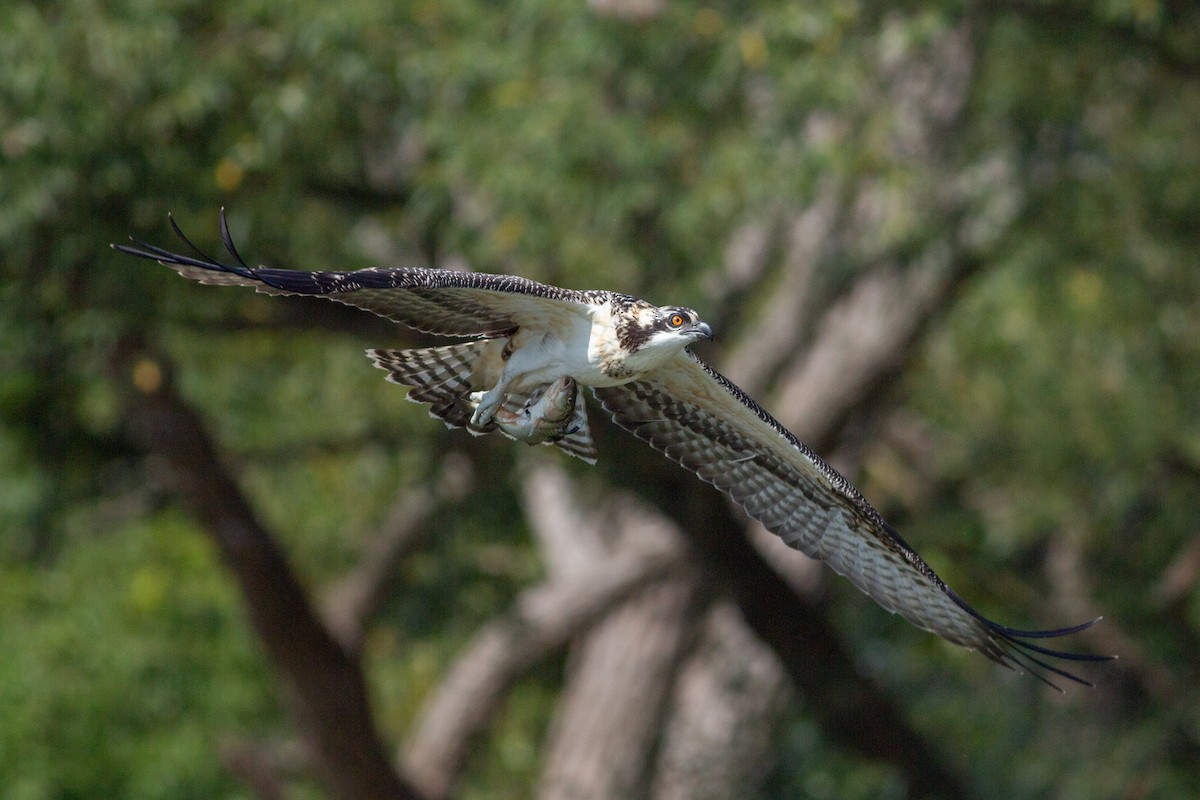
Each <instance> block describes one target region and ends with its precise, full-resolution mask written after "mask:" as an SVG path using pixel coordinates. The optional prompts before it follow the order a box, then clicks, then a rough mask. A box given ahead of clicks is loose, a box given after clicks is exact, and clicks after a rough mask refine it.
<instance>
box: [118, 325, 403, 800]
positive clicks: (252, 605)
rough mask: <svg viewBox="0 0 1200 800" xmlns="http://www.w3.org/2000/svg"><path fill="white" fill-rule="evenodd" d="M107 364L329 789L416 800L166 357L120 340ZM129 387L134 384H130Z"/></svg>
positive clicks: (350, 667) (356, 672) (362, 799)
mask: <svg viewBox="0 0 1200 800" xmlns="http://www.w3.org/2000/svg"><path fill="white" fill-rule="evenodd" d="M121 356H123V357H118V360H117V361H116V363H115V364H114V366H115V368H116V370H117V376H118V377H119V379H121V381H122V384H123V385H125V386H126V387H127V392H126V396H127V407H126V409H125V411H126V413H125V419H126V420H128V421H129V427H130V433H131V434H132V435H133V436H134V437H135V438H136V440H137V441H138V442H139V443H140V444H141V445H142V446H143V447H144V448H145V450H146V452H148V453H152V454H154V455H157V456H159V457H161V458H162V459H163V460H164V462H165V463H166V464H167V466H168V468H169V473H170V479H171V480H172V482H173V484H174V486H175V489H176V491H177V492H178V494H179V499H180V501H181V502H182V503H183V505H184V506H185V507H186V508H187V509H188V510H189V511H190V512H191V514H192V515H193V516H195V517H196V519H197V520H199V521H200V523H201V524H202V525H203V526H204V528H205V530H207V531H208V533H209V535H210V536H211V537H212V540H213V543H214V544H215V545H216V546H217V549H218V551H219V553H220V555H221V558H222V560H224V562H225V564H226V566H227V567H228V568H229V570H230V572H231V573H232V574H233V576H234V578H235V579H236V580H237V583H238V585H239V587H240V588H241V591H242V596H243V598H244V600H245V602H246V609H247V612H248V615H249V618H250V621H251V623H252V625H253V626H254V629H255V631H256V632H257V633H258V636H259V638H260V639H261V641H262V643H263V645H264V646H265V647H266V650H267V653H268V655H269V656H270V658H271V661H272V663H273V664H274V666H275V667H276V669H278V670H279V671H280V672H281V673H282V674H283V676H284V678H285V679H286V681H287V684H288V686H289V688H290V689H291V701H292V705H293V709H294V711H295V714H296V717H297V719H298V722H299V728H300V730H301V732H302V735H303V736H304V737H305V739H306V740H307V741H308V744H309V747H310V748H311V750H312V753H313V754H314V756H315V757H316V759H317V762H318V764H319V766H320V768H321V772H322V773H323V776H324V778H325V781H326V783H327V785H328V786H329V788H330V790H331V791H332V793H333V794H334V795H335V796H337V797H342V798H346V799H347V800H369V799H370V798H379V799H380V800H384V798H390V799H391V800H394V799H395V798H416V797H417V796H418V795H417V794H416V792H415V791H413V789H412V788H411V787H410V786H409V785H408V784H406V783H405V782H404V781H403V780H402V779H401V778H400V776H399V775H398V774H397V772H396V770H395V769H394V768H393V767H392V764H391V763H390V761H389V760H388V757H387V754H386V751H385V749H384V747H383V744H382V742H381V741H380V739H379V736H378V734H377V731H376V730H375V725H374V721H373V720H372V718H371V710H370V700H369V696H368V692H367V687H366V683H365V680H364V678H363V674H362V670H361V669H360V666H359V663H358V660H357V659H356V658H355V657H354V656H353V655H351V654H350V653H348V652H347V651H346V650H345V649H344V648H343V647H342V646H341V645H340V644H339V643H338V642H337V640H336V639H334V637H333V636H332V635H331V634H330V633H329V631H328V630H327V629H326V628H325V626H324V625H323V624H322V622H321V619H320V617H319V616H318V615H317V613H316V611H315V610H314V609H313V607H312V605H311V604H310V603H309V600H308V597H307V596H306V594H305V592H304V589H303V588H302V587H301V586H300V584H299V582H298V581H297V580H296V577H295V575H294V574H293V573H292V570H291V568H290V567H289V566H288V563H287V560H286V558H285V557H284V554H283V553H282V551H281V550H280V549H279V547H278V546H277V545H276V544H275V541H274V539H273V537H272V536H271V535H270V534H269V533H268V532H267V531H266V529H265V528H264V527H263V526H262V524H261V523H260V522H259V520H258V518H257V516H256V515H255V514H254V511H253V509H252V508H251V506H250V503H249V502H248V501H247V499H246V497H245V496H244V495H243V494H242V493H241V490H240V489H239V488H238V486H237V484H236V482H235V481H234V480H233V477H232V476H231V475H230V474H229V472H228V471H227V470H226V469H225V466H224V464H222V463H221V460H220V459H219V458H218V456H217V453H216V448H215V447H214V445H213V443H212V440H211V438H210V437H209V435H208V432H207V431H206V429H205V426H204V423H203V421H202V420H201V419H200V416H199V415H198V414H197V413H196V412H195V411H194V410H193V409H192V408H191V407H190V406H188V404H187V403H186V402H185V401H184V400H183V398H182V397H180V396H179V394H178V393H177V392H176V391H175V388H174V386H173V385H172V382H171V380H170V376H169V374H168V371H167V367H166V364H165V362H164V361H163V360H162V359H161V358H155V357H152V356H150V355H148V354H147V353H146V352H145V351H144V350H143V349H142V348H141V347H139V346H137V345H136V344H135V343H133V342H128V343H126V346H125V347H124V348H122V353H121ZM131 384H132V385H131Z"/></svg>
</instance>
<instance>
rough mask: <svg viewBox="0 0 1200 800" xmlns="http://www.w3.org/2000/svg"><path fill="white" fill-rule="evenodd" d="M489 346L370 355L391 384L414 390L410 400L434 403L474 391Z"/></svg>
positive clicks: (475, 344)
mask: <svg viewBox="0 0 1200 800" xmlns="http://www.w3.org/2000/svg"><path fill="white" fill-rule="evenodd" d="M487 344H488V342H487V341H482V340H481V341H475V342H467V343H465V344H453V345H449V346H447V347H426V348H424V349H421V350H368V351H367V355H368V356H369V357H370V358H371V360H372V361H374V362H375V366H377V367H379V368H380V369H382V370H386V371H387V373H388V380H389V381H391V382H392V383H399V384H401V385H403V386H412V387H413V389H414V391H412V392H410V393H409V395H408V399H410V400H412V401H413V402H414V403H432V402H434V401H435V400H436V399H438V398H440V397H444V396H445V395H447V394H457V395H465V394H467V393H468V392H470V391H471V389H472V386H471V373H472V372H474V370H475V365H476V363H477V362H478V361H479V357H480V356H481V355H482V354H483V349H484V348H485V347H486V346H487Z"/></svg>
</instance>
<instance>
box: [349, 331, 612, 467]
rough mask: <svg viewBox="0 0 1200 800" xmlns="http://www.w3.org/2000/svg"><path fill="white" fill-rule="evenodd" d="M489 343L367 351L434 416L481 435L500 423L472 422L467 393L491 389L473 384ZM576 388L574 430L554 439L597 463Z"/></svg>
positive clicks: (516, 398)
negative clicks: (475, 373)
mask: <svg viewBox="0 0 1200 800" xmlns="http://www.w3.org/2000/svg"><path fill="white" fill-rule="evenodd" d="M489 344H492V342H491V341H489V340H480V341H474V342H466V343H464V344H455V345H448V346H446V347H426V348H423V349H419V350H368V351H367V356H368V357H370V359H371V360H372V361H374V362H375V366H377V367H379V368H380V369H382V370H385V371H386V372H387V373H388V375H387V379H388V380H389V381H391V382H392V383H398V384H400V385H402V386H410V387H412V389H411V391H409V393H408V399H409V400H410V401H412V402H414V403H428V404H429V414H430V416H433V417H437V418H438V419H440V420H442V421H443V422H444V423H446V426H447V427H451V428H466V429H467V431H468V432H470V433H471V434H472V435H475V436H480V435H482V434H485V433H491V432H493V431H495V430H497V427H496V425H495V423H489V424H488V425H486V426H484V427H482V428H481V427H479V426H477V425H472V424H471V414H472V413H473V411H474V409H473V407H472V406H471V405H470V404H469V403H468V402H467V400H466V397H467V395H469V394H470V393H471V392H472V391H473V390H479V389H486V388H487V387H484V386H475V385H473V384H472V382H471V376H472V374H473V373H474V372H475V369H476V365H477V364H478V362H479V359H480V358H481V357H482V356H483V355H484V349H485V348H486V347H487V346H488V345H489ZM576 392H577V394H576V397H575V419H574V420H573V423H572V428H573V430H572V432H571V433H570V434H568V435H566V436H564V437H563V438H562V439H559V440H558V441H557V442H554V444H556V445H558V447H560V448H562V450H563V451H565V452H566V453H569V454H570V455H573V456H575V457H576V458H580V459H583V460H584V461H586V462H588V463H589V464H594V463H596V449H595V447H594V446H593V445H592V436H591V431H590V430H589V428H588V421H587V411H586V410H585V407H584V401H583V396H582V393H581V392H579V389H578V388H576ZM535 393H536V392H530V393H528V394H519V393H514V394H512V395H510V396H509V397H508V399H507V400H506V401H505V403H504V407H505V408H507V409H508V410H509V411H519V410H520V409H521V408H523V407H524V405H525V403H526V402H528V400H529V398H530V397H531V396H532V395H533V394H535Z"/></svg>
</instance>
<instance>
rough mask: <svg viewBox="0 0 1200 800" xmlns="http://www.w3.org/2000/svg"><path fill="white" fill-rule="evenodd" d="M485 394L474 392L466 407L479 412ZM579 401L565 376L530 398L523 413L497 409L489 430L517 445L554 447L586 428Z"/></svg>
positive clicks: (577, 392)
mask: <svg viewBox="0 0 1200 800" xmlns="http://www.w3.org/2000/svg"><path fill="white" fill-rule="evenodd" d="M485 394H486V392H471V393H470V394H469V395H467V397H466V403H467V405H468V406H469V407H470V408H472V409H475V408H478V406H479V404H480V403H481V402H482V401H483V398H484V395H485ZM578 401H579V385H578V384H577V383H575V381H574V380H573V379H572V378H570V377H568V376H566V375H564V376H563V377H561V378H559V379H558V380H557V381H554V382H553V383H549V384H547V385H546V387H545V388H544V389H543V390H542V392H541V394H540V395H538V394H534V395H531V396H530V398H529V400H528V401H527V402H526V403H525V405H524V406H522V407H521V408H520V409H518V410H516V411H513V410H510V409H509V408H507V407H504V408H499V409H497V410H496V412H495V415H494V416H493V417H492V419H491V422H490V424H489V427H490V426H491V425H495V427H496V428H497V429H498V430H499V431H500V432H501V433H503V434H504V435H505V436H508V437H509V438H510V439H515V440H516V441H518V442H525V443H527V444H553V443H554V442H557V441H559V440H561V439H562V438H563V437H564V436H570V435H571V434H573V433H575V432H576V431H578V430H580V429H581V428H582V427H583V426H584V424H586V422H587V418H586V416H585V415H584V411H583V408H582V406H581V404H580V403H579V402H578Z"/></svg>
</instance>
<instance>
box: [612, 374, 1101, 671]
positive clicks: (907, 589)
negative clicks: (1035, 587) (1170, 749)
mask: <svg viewBox="0 0 1200 800" xmlns="http://www.w3.org/2000/svg"><path fill="white" fill-rule="evenodd" d="M593 391H594V392H595V393H596V396H597V397H598V398H599V400H600V402H601V403H602V404H603V406H604V408H605V409H606V410H608V411H609V412H610V413H612V415H613V419H614V420H616V422H617V423H618V424H619V425H621V426H622V427H624V428H626V429H628V430H629V431H631V432H632V433H633V434H634V435H636V436H637V437H638V438H640V439H643V440H645V441H646V442H648V443H649V444H650V445H651V446H652V447H654V448H655V449H657V450H659V451H661V452H662V453H664V454H665V455H666V456H667V457H668V458H670V459H672V460H673V461H676V462H678V463H679V464H681V465H683V466H684V467H687V468H688V469H690V470H692V471H693V472H695V473H696V474H697V475H699V476H700V478H702V479H703V480H705V481H707V482H708V483H711V484H712V485H713V486H716V487H717V488H718V489H720V490H721V491H723V492H725V493H726V494H728V495H729V496H730V497H731V498H733V499H734V500H735V501H736V502H737V503H738V504H739V505H741V506H742V507H743V508H744V509H745V510H746V512H747V513H748V514H750V516H752V517H754V518H755V519H757V520H759V521H761V522H762V523H763V525H764V526H765V527H766V528H767V529H768V530H769V531H771V532H772V533H775V534H776V535H778V536H780V537H781V538H782V539H783V540H784V541H785V542H786V543H787V544H788V545H790V546H792V547H794V548H796V549H798V550H801V551H803V552H804V553H806V554H808V555H809V556H811V557H813V558H816V559H820V560H822V561H825V562H826V563H828V564H829V566H830V567H832V568H833V569H834V570H835V571H836V572H838V573H840V574H842V575H845V576H846V577H847V578H849V579H850V580H851V581H852V582H853V583H854V584H855V585H856V586H857V587H858V588H859V589H861V590H862V591H863V592H865V593H866V594H867V595H868V596H870V597H871V598H872V599H873V600H875V601H876V602H877V603H879V604H880V605H881V606H883V607H884V608H886V609H888V610H889V611H892V612H895V613H898V614H900V615H901V616H902V617H904V618H905V619H906V620H908V621H909V622H911V623H912V624H914V625H916V626H917V627H919V628H923V629H925V630H927V631H931V632H933V633H936V634H937V635H939V636H941V637H943V638H945V639H948V640H949V641H951V642H954V643H956V644H960V645H964V646H966V647H972V648H975V649H976V650H979V651H981V652H982V653H984V654H985V655H987V656H989V657H990V658H992V659H994V660H996V661H998V662H1000V663H1001V664H1005V665H1006V666H1023V667H1027V668H1030V669H1031V670H1032V671H1033V672H1034V674H1038V672H1037V670H1038V669H1044V670H1048V671H1050V672H1053V673H1055V674H1057V675H1060V676H1063V677H1065V678H1069V679H1071V680H1074V681H1077V682H1080V683H1087V682H1086V681H1084V680H1082V679H1080V678H1078V677H1076V676H1074V675H1071V674H1070V673H1068V672H1065V671H1064V670H1062V669H1059V668H1058V667H1055V666H1052V665H1050V664H1048V663H1047V662H1046V661H1045V660H1044V659H1043V658H1041V656H1049V657H1054V658H1065V659H1073V660H1087V661H1091V660H1097V661H1098V660H1103V659H1106V658H1107V656H1093V655H1084V654H1076V653H1066V652H1062V651H1058V650H1052V649H1049V648H1045V647H1042V646H1039V645H1036V644H1034V643H1032V642H1030V641H1028V640H1030V639H1042V638H1053V637H1058V636H1065V635H1068V634H1071V633H1076V632H1078V631H1081V630H1083V629H1085V628H1087V627H1089V626H1090V625H1092V624H1094V622H1088V623H1085V624H1083V625H1077V626H1075V627H1072V628H1063V629H1060V630H1051V631H1019V630H1014V629H1012V628H1006V627H1004V626H1002V625H999V624H997V623H995V622H992V621H991V620H988V619H986V618H984V617H983V616H982V615H981V614H979V613H978V612H977V611H975V610H974V609H973V608H971V606H969V605H968V604H967V603H966V602H965V601H964V600H962V599H961V598H960V597H959V596H958V595H957V594H955V593H954V592H953V591H952V590H951V589H950V588H949V587H948V586H946V584H945V583H943V582H942V580H941V579H940V578H939V577H938V576H937V575H936V574H935V573H934V571H933V570H932V569H931V568H930V567H929V565H928V564H926V563H925V562H924V561H923V560H922V559H921V557H920V556H919V555H917V553H916V552H915V551H914V550H913V549H912V548H911V547H909V545H908V544H907V543H906V542H905V541H904V540H903V539H902V538H901V537H900V535H899V534H898V533H897V532H896V531H895V530H894V529H893V528H892V527H891V526H890V525H888V524H887V522H885V521H884V520H883V518H882V517H881V516H880V515H879V512H877V511H876V510H875V509H874V508H872V507H871V505H870V504H869V503H867V501H866V500H865V499H863V496H862V495H861V494H859V492H858V490H857V489H855V488H854V487H853V486H852V485H851V484H850V483H849V481H847V480H846V479H845V478H843V477H842V476H841V475H839V474H838V473H837V472H836V471H835V470H834V469H833V468H832V467H830V466H829V465H828V464H826V463H825V462H824V461H822V460H821V459H820V457H818V456H817V455H816V454H815V453H813V452H812V451H811V450H809V449H808V448H807V447H806V446H805V445H804V444H803V443H802V442H800V441H799V440H798V439H796V437H795V436H793V435H792V434H791V433H790V432H789V431H788V430H787V429H785V428H784V427H783V426H782V425H780V424H779V423H778V422H776V421H775V419H774V418H772V417H771V415H770V414H768V413H767V412H766V411H764V410H763V409H762V407H761V406H759V405H758V403H756V402H754V400H753V399H751V398H750V397H749V396H747V395H746V393H745V392H743V391H742V390H741V389H740V388H738V387H737V386H736V385H735V384H734V383H733V382H732V381H730V380H729V379H728V378H726V377H725V376H723V375H721V374H720V373H718V372H717V371H716V370H714V369H712V368H711V367H709V366H708V365H707V364H704V363H703V362H702V361H700V360H699V359H698V358H696V357H695V356H694V355H692V354H691V352H690V351H688V352H685V353H684V354H683V355H682V356H681V357H680V358H678V359H676V360H675V361H673V362H672V363H671V364H669V365H667V366H666V367H663V368H662V369H660V370H659V371H657V372H655V373H654V378H653V380H642V381H637V382H634V383H629V384H625V385H623V386H614V387H603V388H596V389H594V390H593ZM1038 677H1042V676H1041V675H1038ZM1042 679H1043V680H1045V678H1042ZM1047 682H1048V681H1047Z"/></svg>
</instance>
